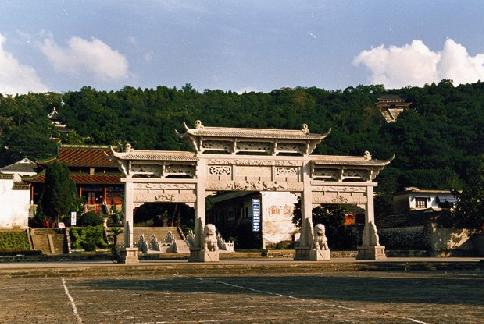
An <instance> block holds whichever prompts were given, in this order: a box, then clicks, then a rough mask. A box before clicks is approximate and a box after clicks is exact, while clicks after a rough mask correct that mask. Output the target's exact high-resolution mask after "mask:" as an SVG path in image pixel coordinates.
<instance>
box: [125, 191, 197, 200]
mask: <svg viewBox="0 0 484 324" xmlns="http://www.w3.org/2000/svg"><path fill="white" fill-rule="evenodd" d="M195 201H196V194H195V191H194V190H136V191H135V192H134V202H135V203H145V202H172V203H177V202H180V203H193V202H195Z"/></svg>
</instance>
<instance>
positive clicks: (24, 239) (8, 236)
mask: <svg viewBox="0 0 484 324" xmlns="http://www.w3.org/2000/svg"><path fill="white" fill-rule="evenodd" d="M14 250H16V251H28V250H30V244H29V238H28V236H27V233H26V232H25V231H22V232H0V251H14Z"/></svg>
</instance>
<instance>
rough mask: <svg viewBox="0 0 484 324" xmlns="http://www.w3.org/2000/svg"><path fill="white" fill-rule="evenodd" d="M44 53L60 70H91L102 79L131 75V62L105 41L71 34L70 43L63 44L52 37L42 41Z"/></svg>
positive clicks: (76, 71)
mask: <svg viewBox="0 0 484 324" xmlns="http://www.w3.org/2000/svg"><path fill="white" fill-rule="evenodd" d="M40 49H41V51H42V53H44V55H45V56H46V57H47V59H48V60H49V61H50V62H51V63H52V65H54V68H55V69H56V70H57V71H59V72H65V73H71V74H82V73H84V72H88V73H90V74H93V75H94V76H96V77H98V78H100V79H111V80H116V79H123V78H126V77H127V76H128V61H127V59H126V57H124V55H122V54H121V53H119V52H118V51H116V50H113V49H112V48H111V47H109V45H107V44H106V43H104V42H103V41H101V40H99V39H97V38H94V37H92V38H91V39H90V40H87V39H83V38H80V37H77V36H74V37H71V38H70V39H69V41H68V46H67V47H65V48H62V47H60V46H59V45H57V43H56V42H55V41H54V40H53V39H52V38H51V37H48V38H45V39H44V41H43V42H42V43H41V44H40Z"/></svg>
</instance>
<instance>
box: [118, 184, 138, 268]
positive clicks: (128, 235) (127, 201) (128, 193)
mask: <svg viewBox="0 0 484 324" xmlns="http://www.w3.org/2000/svg"><path fill="white" fill-rule="evenodd" d="M130 180H131V179H126V182H125V183H124V246H125V248H124V250H123V251H121V259H122V261H123V262H124V263H126V264H133V263H138V262H139V261H138V248H135V247H134V241H133V232H134V228H133V227H134V222H133V209H134V202H133V197H134V183H133V182H131V181H130Z"/></svg>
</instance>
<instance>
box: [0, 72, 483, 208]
mask: <svg viewBox="0 0 484 324" xmlns="http://www.w3.org/2000/svg"><path fill="white" fill-rule="evenodd" d="M388 93H392V94H397V95H400V96H401V97H402V98H404V99H406V100H407V101H409V102H412V103H413V104H412V106H411V109H410V110H409V111H407V112H405V113H403V114H402V115H400V117H399V119H398V121H397V122H396V123H390V124H388V123H386V122H385V121H384V119H383V118H382V116H381V115H380V113H379V111H378V110H377V109H376V107H375V102H376V99H377V98H378V97H379V96H381V95H383V94H388ZM54 106H56V107H57V108H58V111H59V113H60V117H61V119H62V121H63V122H65V123H66V124H67V125H68V127H69V128H71V129H73V130H75V132H74V133H73V134H71V136H70V137H68V138H64V139H63V141H67V142H69V141H73V142H85V143H93V144H117V143H119V142H125V141H129V142H130V143H131V144H132V145H133V146H134V147H135V148H137V149H188V144H187V143H185V142H183V141H182V140H180V139H179V138H178V137H177V136H176V134H175V132H174V129H182V127H181V125H182V123H183V122H187V124H193V122H194V121H195V120H197V119H200V120H202V121H203V123H204V124H205V125H210V126H233V127H255V128H263V127H274V128H289V129H299V128H300V127H301V125H302V124H303V123H308V124H309V127H310V130H311V131H313V132H325V131H327V130H328V129H329V128H332V132H331V134H330V136H329V137H328V138H327V139H325V141H324V142H323V143H322V144H321V145H319V147H318V148H317V149H316V153H323V154H352V155H362V154H363V152H364V151H365V150H369V151H370V152H371V153H372V155H373V157H374V158H378V159H387V158H390V157H391V156H392V155H393V154H395V155H396V158H395V160H394V161H393V162H392V164H391V165H390V166H389V167H387V168H386V169H385V170H384V171H383V172H382V174H381V175H380V176H379V178H378V181H379V186H378V191H379V193H380V196H379V199H378V201H377V202H376V209H377V212H378V211H379V210H386V209H387V208H388V205H389V201H390V200H389V199H390V197H391V195H392V194H393V193H394V192H396V191H398V190H401V189H402V188H403V187H405V186H417V187H422V188H442V189H447V188H456V189H461V188H463V186H464V185H465V184H467V183H469V181H470V179H471V178H472V175H470V174H469V173H468V172H467V170H470V169H475V168H476V165H477V164H478V160H479V159H478V156H479V155H480V154H482V153H484V149H483V145H482V143H484V112H483V111H484V83H480V82H478V83H475V84H467V85H460V86H456V87H454V86H453V85H452V83H451V82H450V81H446V80H444V81H442V82H440V83H439V84H437V85H436V84H432V85H427V86H424V87H422V88H418V87H412V88H404V89H400V90H392V91H385V89H384V88H383V87H382V86H357V87H349V88H347V89H345V90H343V91H339V90H338V91H328V90H322V89H318V88H315V87H312V88H295V89H280V90H274V91H272V92H270V93H255V92H251V93H244V94H237V93H234V92H224V91H221V90H206V91H203V92H198V91H196V90H194V89H192V88H191V86H190V85H189V84H188V85H186V86H184V87H183V88H182V89H176V88H167V87H162V86H160V87H157V88H155V89H144V90H143V89H136V88H132V87H125V88H123V89H122V90H119V91H109V92H107V91H97V90H95V89H93V88H90V87H84V88H82V89H81V90H80V91H73V92H68V93H65V94H62V95H61V94H52V93H50V94H28V95H21V96H16V97H0V144H1V146H0V147H2V151H0V163H3V164H6V163H8V162H12V161H13V160H14V159H17V158H20V157H23V156H24V155H25V156H28V157H29V158H32V159H39V158H44V157H46V156H49V155H51V154H53V148H52V142H50V141H49V137H50V136H52V133H53V130H52V127H51V126H49V125H50V124H49V120H48V119H47V113H48V112H50V111H51V109H52V107H54ZM5 146H6V147H8V150H7V149H4V147H5Z"/></svg>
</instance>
